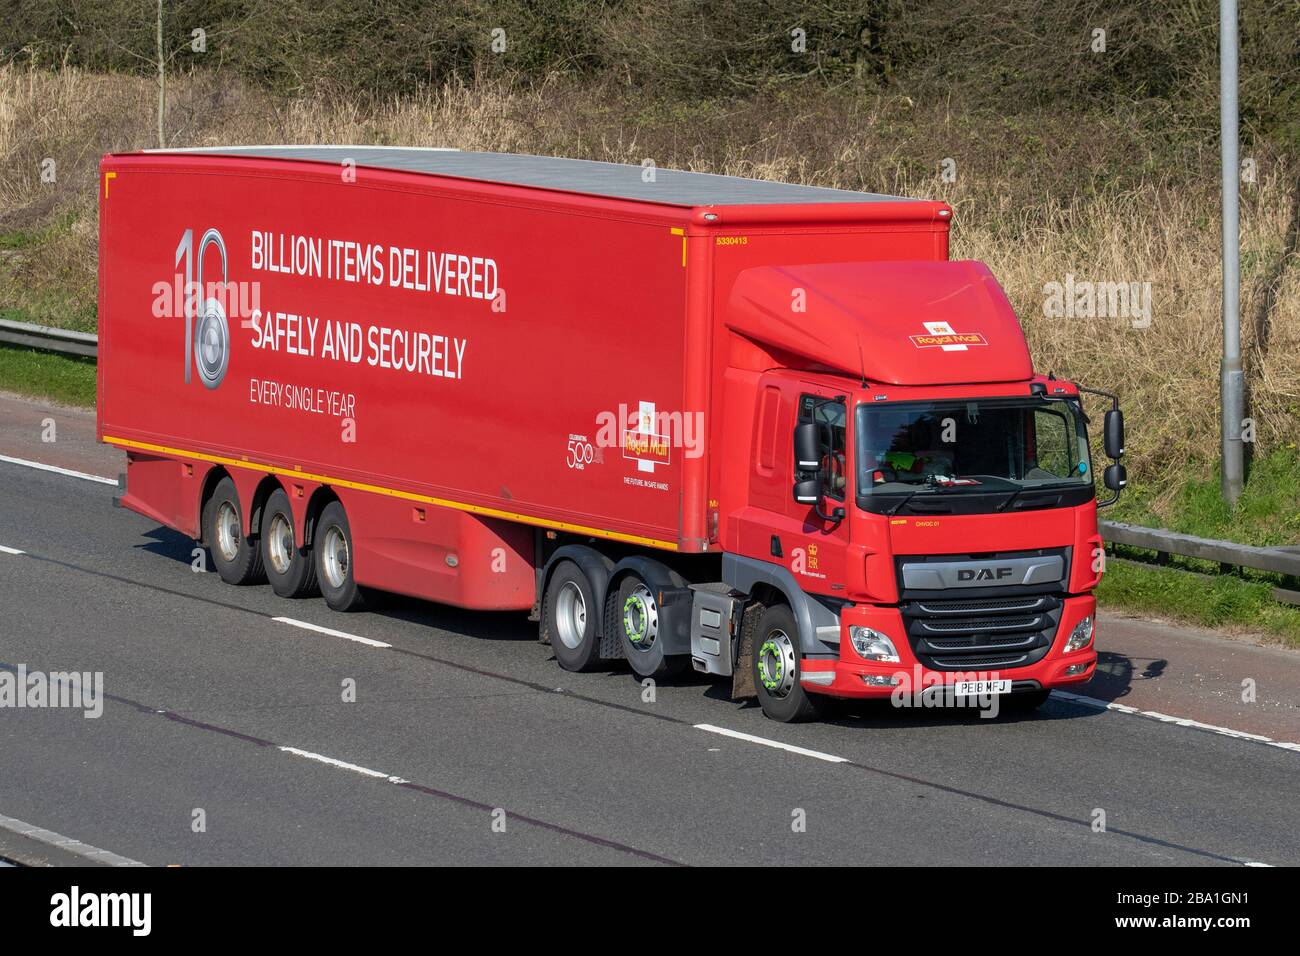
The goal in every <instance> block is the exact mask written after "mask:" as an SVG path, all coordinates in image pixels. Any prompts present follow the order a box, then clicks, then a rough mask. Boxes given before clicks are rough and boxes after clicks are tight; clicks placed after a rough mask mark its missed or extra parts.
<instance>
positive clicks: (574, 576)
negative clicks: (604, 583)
mask: <svg viewBox="0 0 1300 956" xmlns="http://www.w3.org/2000/svg"><path fill="white" fill-rule="evenodd" d="M598 613H599V611H598V610H597V607H596V597H595V594H594V592H593V590H592V587H591V582H590V581H588V580H587V575H586V573H585V572H584V571H583V570H582V568H580V567H579V566H578V565H577V564H576V563H575V562H573V561H561V562H560V563H559V564H557V565H556V566H555V570H554V571H553V572H552V573H551V580H550V581H549V582H548V583H547V585H546V596H545V598H544V600H543V601H542V627H543V628H545V629H546V635H545V636H547V637H549V638H550V642H551V650H552V651H553V652H554V653H555V659H556V660H557V661H559V663H560V666H561V667H563V668H564V669H565V670H566V671H591V670H596V669H597V668H598V667H599V666H600V637H599V636H597V634H596V620H597V614H598Z"/></svg>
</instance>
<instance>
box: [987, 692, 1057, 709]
mask: <svg viewBox="0 0 1300 956" xmlns="http://www.w3.org/2000/svg"><path fill="white" fill-rule="evenodd" d="M1051 696H1052V692H1051V691H1050V690H1045V689H1039V690H1024V691H1019V692H1018V693H1015V694H1007V695H1006V696H1005V697H1003V698H1002V699H1001V700H1000V701H998V706H999V707H1000V708H1001V709H1002V710H1005V711H1008V712H1010V713H1015V714H1025V713H1028V712H1030V711H1032V710H1037V709H1038V708H1039V707H1042V706H1043V705H1044V704H1045V703H1047V698H1049V697H1051Z"/></svg>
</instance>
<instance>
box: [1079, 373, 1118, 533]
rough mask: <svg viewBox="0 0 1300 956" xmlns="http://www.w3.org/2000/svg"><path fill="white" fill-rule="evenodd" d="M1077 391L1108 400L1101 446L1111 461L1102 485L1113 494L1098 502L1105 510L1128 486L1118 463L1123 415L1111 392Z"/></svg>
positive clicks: (1096, 390)
mask: <svg viewBox="0 0 1300 956" xmlns="http://www.w3.org/2000/svg"><path fill="white" fill-rule="evenodd" d="M1079 391H1081V392H1087V393H1089V394H1090V395H1100V396H1102V397H1103V398H1108V399H1110V408H1108V409H1107V410H1106V414H1105V416H1104V417H1103V418H1102V429H1101V431H1102V445H1103V447H1104V448H1105V451H1106V457H1107V458H1109V459H1111V463H1110V464H1109V465H1107V466H1106V471H1105V472H1104V473H1103V474H1102V483H1103V484H1104V485H1105V486H1106V487H1107V488H1108V489H1110V490H1111V491H1113V492H1114V494H1113V495H1111V496H1110V497H1109V498H1107V499H1106V500H1105V501H1098V502H1097V507H1098V508H1105V507H1108V506H1110V505H1113V504H1114V503H1115V502H1117V501H1119V496H1120V492H1122V491H1123V490H1124V488H1125V487H1126V486H1127V485H1128V469H1126V468H1125V467H1124V466H1123V464H1121V463H1120V459H1121V458H1123V457H1124V451H1125V448H1124V413H1123V412H1122V411H1120V407H1119V396H1117V395H1115V394H1113V393H1111V392H1103V391H1102V390H1101V389H1098V388H1084V387H1083V386H1082V385H1080V386H1079Z"/></svg>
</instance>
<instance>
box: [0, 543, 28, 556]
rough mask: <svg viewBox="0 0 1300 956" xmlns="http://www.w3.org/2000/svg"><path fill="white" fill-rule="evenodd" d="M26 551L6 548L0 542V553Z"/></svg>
mask: <svg viewBox="0 0 1300 956" xmlns="http://www.w3.org/2000/svg"><path fill="white" fill-rule="evenodd" d="M26 553H27V552H26V551H19V550H18V549H17V548H6V547H5V546H4V545H3V544H0V554H26Z"/></svg>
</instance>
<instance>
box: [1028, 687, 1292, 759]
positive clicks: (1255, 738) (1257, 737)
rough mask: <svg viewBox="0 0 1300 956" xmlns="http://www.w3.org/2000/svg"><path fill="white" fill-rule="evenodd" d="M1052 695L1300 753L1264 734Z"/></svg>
mask: <svg viewBox="0 0 1300 956" xmlns="http://www.w3.org/2000/svg"><path fill="white" fill-rule="evenodd" d="M1052 693H1053V694H1056V695H1057V696H1059V697H1064V698H1065V699H1066V700H1068V701H1071V702H1073V703H1076V704H1083V705H1084V706H1086V707H1096V708H1097V709H1099V710H1113V711H1115V712H1116V713H1120V714H1133V715H1135V716H1137V717H1146V718H1148V719H1150V720H1158V721H1160V722H1161V723H1165V724H1175V725H1176V726H1179V727H1191V728H1193V729H1195V730H1208V731H1210V732H1211V733H1215V734H1221V735H1222V736H1224V737H1232V738H1234V739H1236V740H1249V741H1252V742H1254V743H1257V744H1266V745H1268V746H1269V747H1277V748H1279V749H1281V750H1290V751H1293V752H1296V753H1300V743H1290V742H1288V741H1285V740H1274V739H1273V738H1272V737H1265V736H1264V735H1263V734H1250V733H1247V732H1246V731H1244V730H1233V729H1232V728H1231V727H1219V726H1218V725H1216V724H1203V723H1201V722H1200V721H1199V720H1192V719H1191V718H1189V717H1171V716H1169V715H1168V714H1162V713H1160V711H1158V710H1138V708H1136V707H1130V706H1128V705H1127V704H1116V703H1115V702H1113V701H1105V700H1100V699H1099V698H1096V697H1085V696H1084V695H1083V694H1072V693H1070V692H1069V691H1066V690H1054V691H1052Z"/></svg>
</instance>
